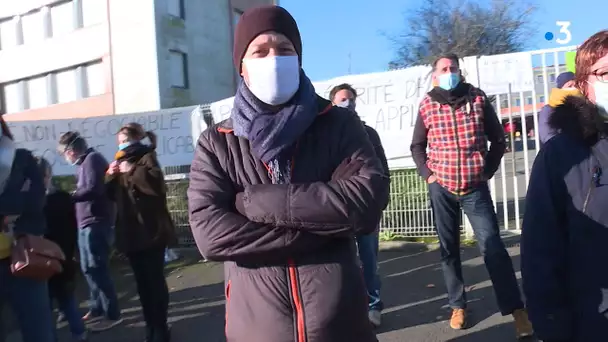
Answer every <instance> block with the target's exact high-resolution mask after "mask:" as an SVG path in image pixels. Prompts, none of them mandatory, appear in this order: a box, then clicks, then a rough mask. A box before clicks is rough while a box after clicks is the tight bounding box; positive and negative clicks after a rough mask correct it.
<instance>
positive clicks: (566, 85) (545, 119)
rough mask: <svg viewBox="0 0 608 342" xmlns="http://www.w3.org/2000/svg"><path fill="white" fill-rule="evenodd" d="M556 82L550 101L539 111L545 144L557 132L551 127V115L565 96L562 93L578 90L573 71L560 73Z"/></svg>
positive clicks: (540, 132) (539, 132)
mask: <svg viewBox="0 0 608 342" xmlns="http://www.w3.org/2000/svg"><path fill="white" fill-rule="evenodd" d="M555 83H556V86H557V88H555V89H552V90H551V96H550V97H549V103H548V104H546V105H545V106H544V107H543V108H542V109H541V110H540V112H539V113H538V137H539V139H540V143H541V145H544V144H545V143H546V142H547V140H549V139H551V138H552V137H553V136H554V135H555V132H553V130H552V129H551V127H549V117H550V116H551V113H553V110H554V109H555V107H557V106H559V105H560V104H561V103H562V101H563V99H564V97H565V96H561V94H564V93H566V94H567V92H566V91H567V90H576V89H575V88H574V73H573V72H570V71H568V72H563V73H561V74H559V76H557V80H556V82H555Z"/></svg>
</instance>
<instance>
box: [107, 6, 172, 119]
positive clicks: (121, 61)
mask: <svg viewBox="0 0 608 342" xmlns="http://www.w3.org/2000/svg"><path fill="white" fill-rule="evenodd" d="M108 7H109V8H108V10H109V14H110V15H109V17H110V37H111V38H110V39H111V43H110V54H111V56H112V81H113V84H114V109H115V113H116V114H124V113H133V112H144V111H152V110H157V109H159V108H160V99H159V96H158V94H159V78H158V73H157V70H158V63H157V53H156V45H157V42H156V24H155V8H154V1H150V0H129V1H125V0H108Z"/></svg>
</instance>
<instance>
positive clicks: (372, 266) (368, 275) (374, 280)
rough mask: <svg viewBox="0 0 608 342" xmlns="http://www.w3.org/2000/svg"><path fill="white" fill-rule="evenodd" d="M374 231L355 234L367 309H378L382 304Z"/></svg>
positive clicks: (382, 306)
mask: <svg viewBox="0 0 608 342" xmlns="http://www.w3.org/2000/svg"><path fill="white" fill-rule="evenodd" d="M378 234H379V232H378V231H376V232H374V233H372V234H367V235H359V236H357V248H358V249H359V259H361V264H362V265H363V279H364V281H365V287H366V288H367V296H368V302H369V310H380V311H382V309H383V308H384V304H383V303H382V301H381V300H380V287H381V285H382V284H381V281H380V276H379V275H378V243H379V241H378V238H379V236H378Z"/></svg>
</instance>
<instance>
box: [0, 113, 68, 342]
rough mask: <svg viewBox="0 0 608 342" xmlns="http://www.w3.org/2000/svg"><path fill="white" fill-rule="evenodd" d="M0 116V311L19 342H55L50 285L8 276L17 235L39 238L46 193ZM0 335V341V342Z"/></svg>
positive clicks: (35, 167) (43, 229)
mask: <svg viewBox="0 0 608 342" xmlns="http://www.w3.org/2000/svg"><path fill="white" fill-rule="evenodd" d="M13 139H14V138H13V135H12V134H11V131H10V129H9V127H8V125H7V124H6V123H5V122H4V119H3V118H2V116H0V247H3V248H1V249H0V312H3V311H4V310H3V309H4V306H5V305H9V306H10V307H11V309H12V310H13V312H14V313H15V316H16V318H17V321H18V323H19V330H20V331H21V336H22V338H23V342H55V341H56V334H55V326H54V323H55V322H53V313H52V311H51V302H50V299H49V291H48V282H47V281H39V280H35V279H31V278H26V277H16V276H14V275H13V273H12V272H11V258H10V254H11V251H10V246H11V245H12V242H13V239H14V238H15V237H17V236H19V235H20V234H30V235H36V236H42V235H44V233H45V232H46V224H45V220H44V203H45V196H44V193H45V189H44V182H43V179H42V174H41V173H40V172H39V171H38V165H37V163H36V159H35V158H34V156H33V155H32V153H31V152H30V151H28V150H25V149H21V148H17V147H16V144H15V141H14V140H13ZM1 333H2V332H1V331H0V340H2V341H3V339H2V337H3V336H2V335H1Z"/></svg>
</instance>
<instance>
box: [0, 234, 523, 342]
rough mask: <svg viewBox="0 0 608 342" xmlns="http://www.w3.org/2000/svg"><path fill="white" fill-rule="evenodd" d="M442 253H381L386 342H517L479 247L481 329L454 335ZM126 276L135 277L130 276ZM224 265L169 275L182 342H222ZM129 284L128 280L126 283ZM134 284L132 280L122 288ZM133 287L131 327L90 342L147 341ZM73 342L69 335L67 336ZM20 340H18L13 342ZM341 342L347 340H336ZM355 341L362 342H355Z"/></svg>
mask: <svg viewBox="0 0 608 342" xmlns="http://www.w3.org/2000/svg"><path fill="white" fill-rule="evenodd" d="M516 242H517V241H516V240H515V241H508V242H507V244H508V246H510V248H509V252H510V253H511V255H512V257H513V261H514V264H515V266H516V269H519V248H518V247H517V244H516ZM438 260H439V255H438V253H437V251H431V252H426V251H422V250H412V248H408V251H404V250H395V251H384V252H382V253H381V261H380V272H381V274H382V279H383V286H384V288H383V297H384V300H385V302H386V310H385V313H384V316H383V318H384V324H383V326H382V327H381V328H380V329H378V332H377V333H378V338H379V340H380V342H406V341H407V342H446V341H450V342H488V341H492V342H511V341H515V337H514V332H513V327H512V325H511V323H510V321H511V320H510V319H509V318H508V317H506V318H505V317H502V316H500V314H498V313H497V310H496V308H495V301H494V297H493V294H492V288H491V285H490V283H489V281H488V276H487V273H486V271H485V268H484V266H483V262H482V259H481V258H480V257H479V256H478V253H477V250H476V248H466V249H463V260H466V261H465V262H464V272H465V276H466V279H467V281H468V284H469V287H468V288H469V301H470V309H471V310H472V313H473V316H472V318H473V321H474V323H475V325H474V326H473V327H472V328H471V329H468V330H465V331H459V332H458V331H453V330H451V329H449V328H448V326H447V323H446V320H447V319H448V315H449V312H448V310H447V309H446V307H445V305H444V304H445V303H446V298H445V295H444V286H443V281H442V277H441V271H440V268H439V264H438ZM123 276H124V277H127V278H128V277H130V276H131V275H130V273H128V272H127V271H126V269H125V271H124V273H123ZM222 279H223V271H222V265H221V264H215V263H196V264H194V265H191V266H187V267H184V268H182V269H179V270H177V271H174V272H172V273H171V274H170V275H169V276H168V282H169V285H170V288H171V292H172V294H171V309H170V310H171V313H170V316H171V322H172V324H173V333H174V335H173V336H174V339H173V341H176V342H200V341H205V342H223V341H225V339H224V336H223V327H224V307H223V305H224V296H223V284H222ZM127 280H128V279H127ZM123 283H125V284H128V283H130V281H124V282H123ZM132 286H133V285H132V283H131V285H130V288H129V286H128V287H127V289H122V291H121V294H120V295H121V298H122V300H123V309H124V313H125V314H124V316H125V323H124V324H123V325H122V326H120V327H117V328H115V329H114V330H112V331H108V332H106V333H103V334H100V335H95V336H94V337H93V339H92V342H105V341H112V342H139V341H141V340H142V339H143V328H142V326H143V325H142V317H141V310H140V308H139V306H138V302H137V299H136V297H135V293H134V292H133V287H132ZM61 335H62V339H61V340H60V341H68V340H67V339H66V338H67V331H66V329H65V328H63V329H61ZM13 341H19V340H18V339H17V340H15V339H13V340H11V341H10V342H13ZM336 342H341V341H336ZM353 342H356V341H353Z"/></svg>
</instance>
